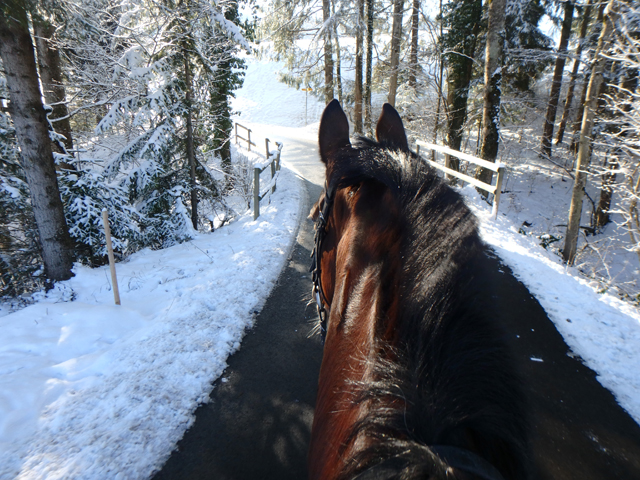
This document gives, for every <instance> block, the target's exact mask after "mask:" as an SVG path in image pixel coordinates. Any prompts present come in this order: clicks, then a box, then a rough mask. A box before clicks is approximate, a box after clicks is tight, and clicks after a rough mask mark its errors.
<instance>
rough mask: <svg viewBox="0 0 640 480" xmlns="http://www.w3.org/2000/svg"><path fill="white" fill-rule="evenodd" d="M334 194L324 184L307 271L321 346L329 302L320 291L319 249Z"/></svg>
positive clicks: (333, 190) (324, 233) (324, 334)
mask: <svg viewBox="0 0 640 480" xmlns="http://www.w3.org/2000/svg"><path fill="white" fill-rule="evenodd" d="M334 194H335V188H334V186H333V185H331V186H329V185H328V184H327V183H326V182H325V184H324V205H323V206H322V210H321V211H320V214H319V215H318V219H317V220H316V233H315V237H314V243H315V245H314V247H313V252H311V268H310V269H309V271H310V272H311V279H312V281H313V290H312V295H313V298H314V299H315V301H316V306H317V309H318V318H319V320H320V338H321V339H322V344H323V345H324V339H325V337H326V336H327V315H328V314H329V312H328V311H327V308H326V306H327V305H328V304H329V302H327V297H326V296H325V294H324V291H323V290H322V278H321V272H320V263H321V258H320V257H321V255H320V249H321V248H322V241H323V240H324V237H325V235H326V233H327V232H326V228H327V222H328V220H329V212H330V210H331V207H332V206H333V199H334Z"/></svg>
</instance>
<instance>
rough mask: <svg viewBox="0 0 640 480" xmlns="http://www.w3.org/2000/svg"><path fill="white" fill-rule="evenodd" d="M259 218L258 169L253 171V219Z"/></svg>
mask: <svg viewBox="0 0 640 480" xmlns="http://www.w3.org/2000/svg"><path fill="white" fill-rule="evenodd" d="M259 216H260V169H259V168H254V169H253V219H254V220H255V219H257V218H258V217H259Z"/></svg>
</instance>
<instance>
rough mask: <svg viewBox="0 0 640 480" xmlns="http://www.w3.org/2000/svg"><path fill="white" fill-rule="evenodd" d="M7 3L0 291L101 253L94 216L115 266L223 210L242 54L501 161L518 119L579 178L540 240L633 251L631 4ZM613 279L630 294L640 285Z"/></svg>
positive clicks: (566, 255) (354, 119)
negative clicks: (556, 224) (603, 241)
mask: <svg viewBox="0 0 640 480" xmlns="http://www.w3.org/2000/svg"><path fill="white" fill-rule="evenodd" d="M0 5H1V6H0V57H1V61H2V69H1V71H0V107H1V108H0V150H1V151H2V154H1V156H0V297H4V298H25V299H27V298H28V295H29V294H30V293H32V292H34V291H36V290H38V289H42V288H48V287H50V285H51V284H52V282H56V281H60V280H65V279H67V278H69V277H70V276H71V275H72V271H71V270H72V266H73V263H74V262H81V263H83V264H87V265H91V266H94V265H101V264H104V263H105V261H106V255H105V254H106V251H105V238H104V233H103V231H102V226H101V225H102V224H101V212H102V211H103V209H106V210H107V211H108V213H109V217H110V219H111V221H112V230H113V232H112V233H113V235H114V247H115V249H116V254H117V256H118V258H119V259H123V258H126V257H127V256H129V255H131V254H132V253H133V252H136V251H138V250H140V249H143V248H152V249H160V248H165V247H168V246H171V245H174V244H176V243H180V242H183V241H185V240H187V239H189V238H190V234H192V232H194V231H210V230H213V229H215V228H218V227H219V226H220V225H222V224H224V223H226V222H229V221H231V220H232V219H233V217H234V215H237V212H235V211H234V210H233V209H232V208H230V207H229V205H228V204H227V202H226V198H227V197H228V196H229V195H230V194H232V193H233V192H234V191H237V190H239V189H243V188H244V186H243V182H244V175H245V172H244V171H243V169H242V166H238V165H235V164H234V163H233V162H232V159H231V154H230V148H229V145H230V141H231V138H232V115H233V114H234V112H232V108H231V106H230V99H231V98H232V97H233V95H234V91H235V90H237V89H238V88H239V87H240V86H241V85H242V81H243V76H244V70H245V59H246V58H247V57H246V55H252V56H255V57H257V58H260V59H263V60H273V61H279V62H283V65H284V69H283V70H282V71H281V73H280V78H281V81H282V82H284V83H286V84H287V85H289V86H291V87H293V88H305V89H309V91H310V92H311V94H312V95H316V96H318V97H319V98H320V99H322V100H323V101H325V102H329V101H330V100H331V99H333V98H337V99H339V101H340V102H341V104H342V105H343V106H344V108H345V111H346V112H347V114H348V115H349V117H350V123H351V124H352V125H353V126H354V133H355V134H365V135H372V134H373V129H374V128H375V122H376V120H377V119H376V118H375V115H376V114H377V113H376V112H379V110H380V106H381V104H382V103H384V102H388V103H391V104H392V105H394V106H395V107H396V108H397V109H398V111H399V112H400V114H401V116H402V118H403V119H404V121H405V127H406V129H407V132H408V133H409V136H410V141H415V140H416V139H423V140H428V141H429V142H432V143H438V144H441V145H445V146H448V147H450V148H452V149H454V150H459V151H463V152H467V153H471V154H473V155H476V156H478V157H480V158H482V159H485V160H487V161H490V162H502V163H504V164H506V166H507V168H509V162H510V159H509V158H507V157H506V156H505V155H503V152H504V143H505V141H506V135H505V133H504V128H505V126H515V127H516V128H517V129H518V131H519V132H520V134H519V135H520V142H521V143H523V144H525V145H526V146H527V147H526V149H527V152H528V153H529V154H531V155H535V158H536V159H537V160H539V161H537V162H536V164H535V165H548V166H550V167H552V168H555V169H559V170H561V171H563V172H564V173H563V175H564V176H563V180H564V179H565V178H567V179H570V181H571V182H572V193H571V202H570V206H569V207H568V209H566V211H563V213H562V214H561V216H562V217H563V218H564V221H563V224H562V225H561V230H562V231H563V232H564V233H563V234H562V235H547V238H546V242H547V246H551V247H550V248H553V249H555V250H554V251H555V252H556V253H557V254H558V255H560V256H561V257H562V259H563V261H564V262H566V263H567V265H574V264H575V265H579V264H580V262H581V258H582V257H581V256H584V255H586V253H587V250H588V249H590V248H591V249H592V250H594V247H593V245H595V242H592V241H591V239H593V238H595V237H597V236H598V235H600V236H601V235H610V234H613V232H615V234H616V235H617V236H618V237H617V241H619V242H622V243H623V248H624V249H625V250H626V251H627V252H631V253H633V254H634V256H635V257H636V260H637V261H638V262H640V218H639V213H638V195H639V194H640V143H639V135H640V112H639V109H640V92H639V91H638V69H639V68H640V8H639V7H638V6H637V5H636V4H634V2H631V1H623V0H611V1H606V2H589V1H569V0H567V1H559V0H485V1H484V2H483V1H482V0H458V1H446V0H439V1H431V2H426V1H422V2H421V1H420V0H412V1H404V0H389V1H385V0H357V1H356V2H342V1H339V0H271V1H270V2H264V3H261V4H257V3H255V2H253V1H248V2H239V1H238V0H221V1H218V2H213V1H208V0H126V1H125V0H46V1H45V0H41V1H38V0H22V1H17V0H5V1H3V2H2V3H1V4H0ZM314 121H317V119H316V120H314ZM445 161H446V163H447V166H448V167H449V168H452V169H454V170H468V169H469V168H470V167H469V166H468V165H466V164H465V163H464V162H460V161H458V159H456V158H455V157H448V158H446V159H445ZM536 168H537V167H536ZM467 173H470V172H469V171H467ZM471 173H472V174H473V175H475V176H476V177H478V178H480V179H482V180H484V181H487V182H490V181H491V174H492V172H491V171H489V170H487V169H479V170H478V171H474V172H471ZM454 181H455V180H454V179H451V182H452V183H454ZM487 201H492V199H491V198H487ZM613 225H615V228H613ZM620 232H622V233H620ZM551 244H552V245H551ZM545 248H547V247H546V246H545ZM594 251H595V250H594ZM597 252H598V255H600V257H603V255H602V252H601V250H597ZM604 257H606V255H604ZM605 263H606V260H605ZM634 268H635V271H636V272H637V271H638V268H640V264H636V265H635V267H634ZM605 283H606V279H605ZM621 291H622V292H623V293H621V296H622V297H624V298H626V299H628V300H630V301H632V302H635V303H637V302H638V301H640V291H638V289H637V288H636V289H635V290H634V289H628V290H626V291H625V290H621ZM24 301H28V300H24Z"/></svg>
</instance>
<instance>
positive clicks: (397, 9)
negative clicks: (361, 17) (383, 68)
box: [387, 0, 404, 107]
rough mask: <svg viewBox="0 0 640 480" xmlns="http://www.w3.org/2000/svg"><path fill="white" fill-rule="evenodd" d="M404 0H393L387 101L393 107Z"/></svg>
mask: <svg viewBox="0 0 640 480" xmlns="http://www.w3.org/2000/svg"><path fill="white" fill-rule="evenodd" d="M403 8H404V0H393V27H392V29H391V60H390V63H391V72H390V77H389V96H388V97H387V102H388V103H390V104H391V105H392V106H394V107H395V105H396V94H397V91H398V65H399V63H400V42H401V41H402V9H403Z"/></svg>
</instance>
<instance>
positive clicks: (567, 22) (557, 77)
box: [542, 1, 575, 157]
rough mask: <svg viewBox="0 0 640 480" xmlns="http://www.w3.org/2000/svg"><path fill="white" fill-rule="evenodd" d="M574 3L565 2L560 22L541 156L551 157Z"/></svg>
mask: <svg viewBox="0 0 640 480" xmlns="http://www.w3.org/2000/svg"><path fill="white" fill-rule="evenodd" d="M574 6H575V4H574V2H572V1H567V2H565V4H564V18H563V20H562V31H561V33H560V44H559V45H558V57H557V58H556V66H555V69H554V71H553V81H552V82H551V92H550V93H549V103H548V105H547V114H546V116H545V122H544V128H543V131H542V154H543V155H545V156H547V157H549V156H551V139H552V138H553V127H554V125H555V121H556V112H557V110H558V100H559V99H560V88H561V87H562V73H563V72H564V64H565V61H566V53H567V45H568V44H569V37H570V36H571V23H572V22H573V10H574Z"/></svg>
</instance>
